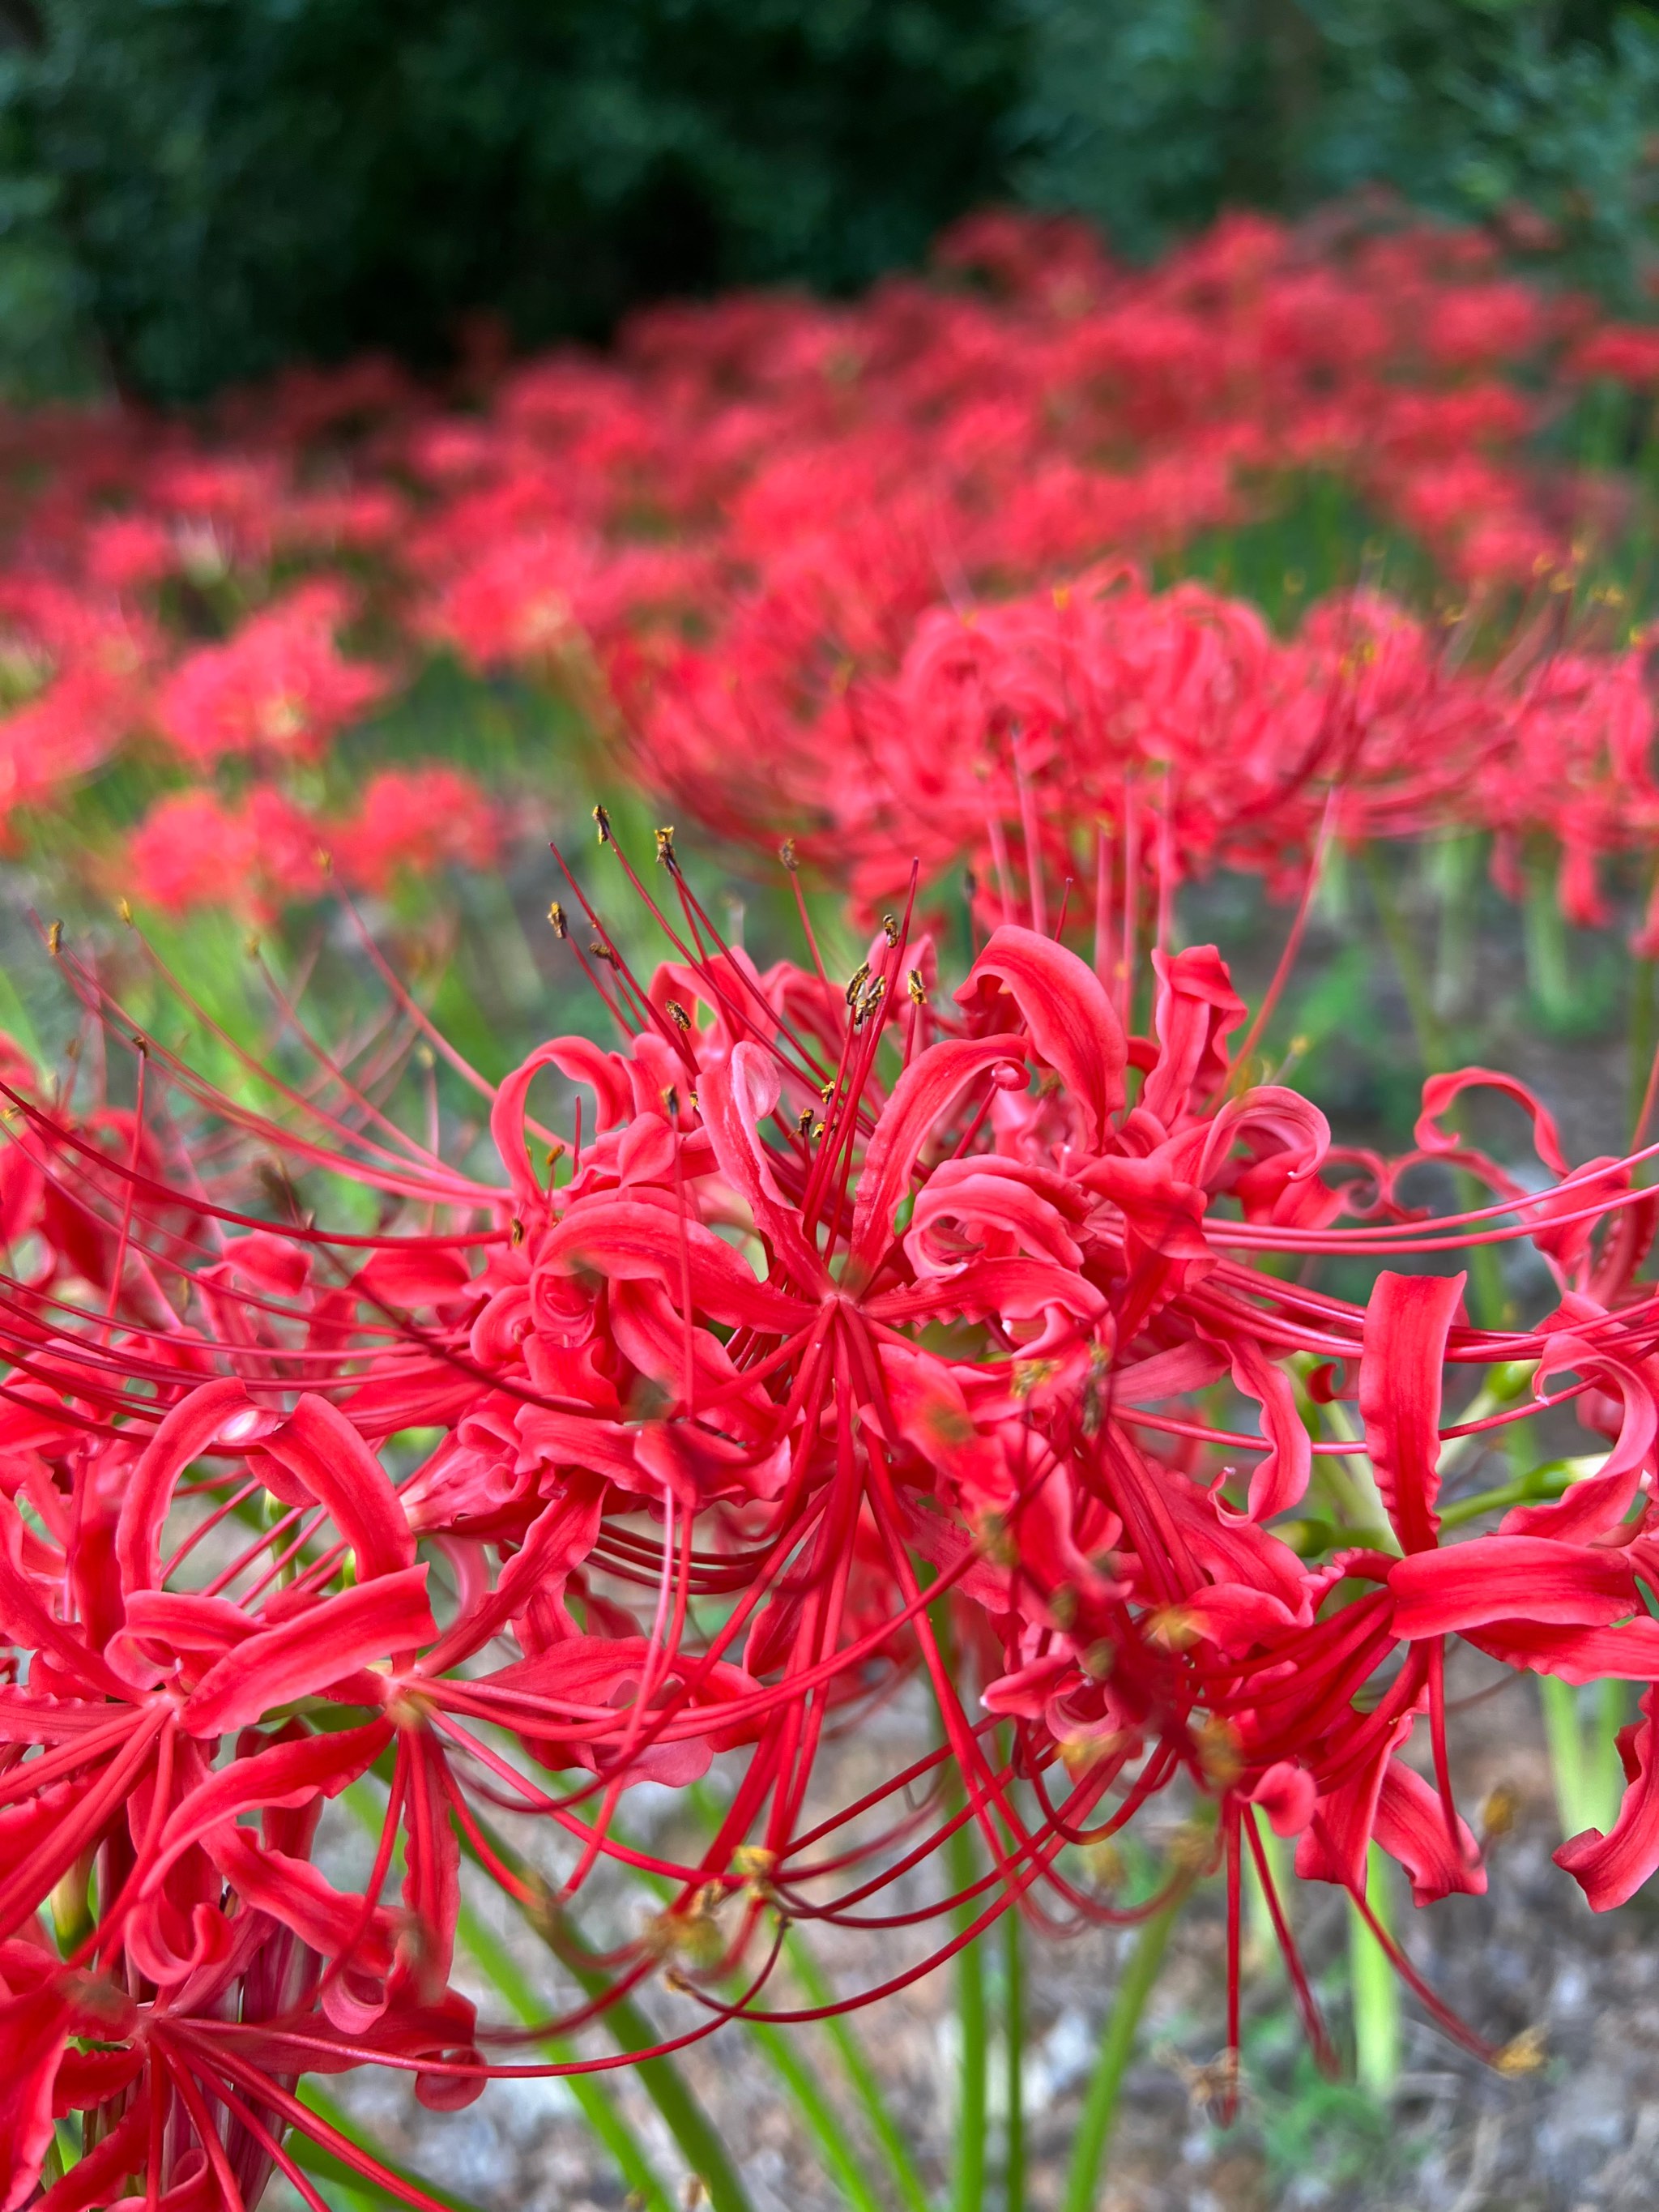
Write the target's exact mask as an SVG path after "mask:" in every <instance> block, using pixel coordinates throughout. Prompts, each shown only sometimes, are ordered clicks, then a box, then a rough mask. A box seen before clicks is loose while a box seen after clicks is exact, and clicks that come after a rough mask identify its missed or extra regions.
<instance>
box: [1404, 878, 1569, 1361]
mask: <svg viewBox="0 0 1659 2212" xmlns="http://www.w3.org/2000/svg"><path fill="white" fill-rule="evenodd" d="M1364 857H1365V875H1366V879H1367V881H1368V882H1369V884H1370V890H1371V898H1372V902H1373V903H1374V904H1375V906H1376V916H1377V920H1378V921H1379V923H1380V924H1381V925H1382V929H1383V937H1384V938H1385V939H1386V940H1387V943H1388V947H1389V952H1390V954H1391V955H1392V956H1393V959H1394V965H1395V974H1396V975H1398V976H1399V978H1400V987H1401V991H1402V992H1403V993H1404V994H1405V998H1406V1010H1407V1012H1408V1013H1409V1014H1410V1016H1411V1023H1412V1029H1413V1032H1414V1033H1415V1035H1416V1038H1417V1048H1418V1051H1419V1053H1420V1054H1422V1057H1423V1064H1424V1066H1425V1069H1426V1070H1427V1071H1428V1073H1430V1074H1440V1073H1443V1072H1444V1071H1445V1070H1446V1069H1447V1068H1448V1067H1449V1066H1450V1064H1451V1054H1450V1052H1449V1045H1448V1040H1447V1037H1446V1034H1445V1031H1444V1030H1443V1028H1442V1026H1441V1022H1440V1017H1439V1015H1438V1014H1437V1012H1435V1005H1434V989H1433V986H1432V985H1431V982H1430V981H1429V978H1428V977H1427V975H1425V973H1424V969H1423V963H1422V960H1421V959H1420V958H1419V954H1418V950H1417V945H1416V941H1415V939H1413V936H1412V933H1411V928H1410V925H1409V924H1408V923H1407V920H1406V917H1405V916H1404V915H1402V914H1401V911H1400V902H1399V901H1398V900H1397V899H1396V898H1395V895H1394V886H1393V884H1391V883H1390V882H1389V873H1388V870H1387V868H1386V866H1384V865H1383V860H1382V859H1381V858H1380V856H1379V855H1378V854H1376V852H1374V851H1373V850H1372V848H1370V846H1369V845H1368V846H1367V847H1366V848H1365V856H1364ZM1527 910H1528V914H1530V913H1531V911H1532V908H1531V903H1530V902H1528V909H1527ZM1453 1181H1454V1183H1455V1188H1456V1191H1457V1200H1458V1205H1459V1206H1460V1207H1461V1208H1462V1209H1464V1210H1468V1208H1470V1207H1472V1206H1484V1205H1486V1204H1487V1203H1488V1202H1489V1194H1488V1193H1486V1191H1484V1190H1483V1189H1482V1188H1480V1184H1479V1183H1478V1182H1476V1181H1475V1180H1474V1176H1471V1175H1469V1174H1468V1172H1467V1171H1466V1170H1463V1169H1461V1168H1460V1169H1458V1170H1455V1172H1454V1177H1453ZM1468 1268H1469V1311H1470V1314H1471V1315H1472V1316H1473V1317H1474V1321H1475V1322H1477V1324H1478V1325H1479V1326H1480V1327H1481V1328H1497V1327H1498V1324H1499V1323H1500V1322H1501V1321H1502V1319H1503V1315H1504V1277H1503V1271H1502V1269H1501V1267H1499V1265H1498V1248H1497V1247H1496V1246H1495V1245H1492V1244H1475V1245H1472V1246H1471V1247H1470V1248H1469V1254H1468Z"/></svg>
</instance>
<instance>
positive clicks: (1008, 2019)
mask: <svg viewBox="0 0 1659 2212" xmlns="http://www.w3.org/2000/svg"><path fill="white" fill-rule="evenodd" d="M1021 1936H1022V1930H1021V1928H1020V1924H1019V1910H1018V1906H1016V1905H1010V1907H1009V1908H1008V1910H1007V1911H1006V1912H1005V1913H1004V1914H1003V1916H1002V2033H1003V2051H1004V2057H1005V2062H1006V2067H1007V2090H1008V2151H1007V2157H1006V2160H1005V2162H1004V2185H1003V2195H1004V2199H1005V2202H1006V2205H1007V2208H1008V2212H1025V1960H1024V1952H1023V1949H1022V1943H1021Z"/></svg>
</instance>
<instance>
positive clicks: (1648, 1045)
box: [1630, 958, 1659, 1142]
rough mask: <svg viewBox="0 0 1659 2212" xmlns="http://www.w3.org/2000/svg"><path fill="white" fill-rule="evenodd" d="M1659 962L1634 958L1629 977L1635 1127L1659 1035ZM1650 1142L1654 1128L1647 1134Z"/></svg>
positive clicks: (1632, 1119)
mask: <svg viewBox="0 0 1659 2212" xmlns="http://www.w3.org/2000/svg"><path fill="white" fill-rule="evenodd" d="M1656 982H1659V963H1656V962H1654V961H1652V960H1644V959H1641V958H1637V959H1634V960H1632V962H1631V977H1630V1124H1631V1127H1632V1129H1634V1128H1635V1127H1636V1120H1637V1116H1638V1115H1639V1114H1640V1112H1641V1110H1642V1101H1643V1099H1644V1097H1646V1096H1647V1088H1648V1077H1649V1075H1650V1073H1652V1068H1653V1048H1654V1042H1655V1038H1656V1036H1659V989H1656ZM1652 1136H1653V1131H1652V1129H1651V1128H1650V1129H1648V1130H1646V1131H1645V1132H1644V1139H1645V1140H1646V1141H1649V1142H1650V1141H1651V1139H1652Z"/></svg>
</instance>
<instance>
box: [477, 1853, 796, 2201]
mask: <svg viewBox="0 0 1659 2212" xmlns="http://www.w3.org/2000/svg"><path fill="white" fill-rule="evenodd" d="M490 1847H491V1849H492V1850H500V1849H501V1839H500V1838H498V1837H495V1836H492V1837H491V1838H490ZM509 1863H510V1862H509ZM525 1919H526V1924H527V1925H528V1926H530V1927H532V1928H533V1929H535V1931H536V1933H537V1935H538V1936H540V1937H541V1939H542V1941H543V1942H544V1943H545V1944H546V1946H547V1948H548V1949H549V1950H550V1951H551V1952H552V1954H553V1955H554V1957H555V1958H556V1960H558V1961H559V1963H560V1965H561V1966H563V1967H564V1968H565V1969H566V1971H567V1972H569V1973H570V1974H571V1975H573V1976H574V1978H575V1980H576V1982H577V1983H578V1984H579V1985H580V1988H581V1989H582V1990H584V1991H585V1993H586V1995H587V1996H589V1997H594V1998H597V1997H601V1996H604V1995H605V1992H606V1991H607V1990H609V1989H610V1988H611V1977H610V1975H609V1974H608V1973H607V1972H605V1970H604V1968H603V1967H600V1966H597V1965H595V1963H594V1959H595V1954H594V1952H593V1951H592V1948H590V1947H589V1946H588V1945H587V1944H586V1942H584V1941H583V1940H582V1938H581V1936H579V1935H578V1934H577V1932H576V1930H575V1929H574V1927H573V1926H572V1925H571V1923H570V1922H569V1921H568V1920H567V1919H565V1918H563V1917H562V1916H561V1917H557V1918H555V1917H552V1916H548V1917H541V1916H537V1917H532V1916H531V1915H530V1914H529V1913H528V1912H526V1915H525ZM603 2018H604V2024H605V2029H606V2031H607V2032H608V2033H609V2034H610V2036H611V2040H612V2042H613V2043H615V2045H617V2049H618V2050H619V2051H627V2052H629V2054H630V2055H633V2054H635V2053H638V2052H641V2051H649V2050H650V2049H651V2047H652V2045H653V2044H656V2043H658V2042H659V2041H660V2040H661V2038H660V2036H659V2034H658V2032H657V2030H656V2029H655V2028H654V2027H653V2026H652V2024H651V2022H650V2021H649V2020H647V2017H646V2015H645V2014H644V2013H643V2012H642V2011H641V2009H640V2008H639V2006H638V2005H636V2004H635V2002H634V2000H633V1999H632V1997H617V1998H616V1999H614V2000H613V2001H612V2002H610V2003H608V2004H607V2005H606V2006H605V2012H604V2015H603ZM633 2070H634V2074H635V2078H636V2079H637V2080H638V2081H639V2082H640V2084H641V2087H642V2088H643V2089H644V2090H645V2093H646V2094H647V2096H648V2097H649V2098H650V2100H651V2101H652V2103H653V2105H654V2106H656V2108H657V2110H658V2112H660V2113H661V2115H662V2118H663V2121H664V2123H665V2125H666V2127H667V2129H668V2131H669V2133H670V2134H671V2136H673V2138H674V2141H675V2142H677V2143H678V2146H679V2149H680V2154H681V2156H682V2157H683V2158H684V2160H685V2162H686V2164H687V2165H688V2166H690V2169H691V2171H692V2172H693V2173H694V2174H696V2177H697V2179H699V2180H700V2181H701V2182H702V2185H703V2187H704V2189H705V2190H706V2191H707V2192H708V2202H709V2203H710V2204H712V2205H713V2206H714V2212H753V2207H752V2206H751V2205H750V2201H749V2192H748V2191H747V2190H745V2189H744V2185H743V2182H742V2180H741V2179H740V2178H739V2176H738V2169H737V2167H736V2166H734V2165H733V2164H732V2159H731V2156H730V2154H729V2153H728V2152H727V2150H726V2145H725V2144H724V2143H723V2142H721V2141H720V2131H719V2130H718V2129H717V2128H716V2127H715V2125H714V2122H713V2121H712V2120H711V2119H710V2118H709V2117H708V2113H707V2112H705V2111H704V2110H703V2107H702V2103H701V2102H700V2101H699V2100H698V2098H697V2096H696V2093H695V2092H694V2091H693V2089H692V2088H691V2087H690V2083H689V2082H688V2081H686V2079H685V2076H684V2075H683V2074H682V2073H681V2072H680V2069H679V2068H678V2066H677V2065H676V2064H675V2063H674V2061H673V2060H672V2059H671V2058H667V2057H651V2058H646V2057H635V2065H634V2069H633ZM568 2078H574V2077H568Z"/></svg>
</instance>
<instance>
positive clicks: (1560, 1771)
mask: <svg viewBox="0 0 1659 2212" xmlns="http://www.w3.org/2000/svg"><path fill="white" fill-rule="evenodd" d="M1538 1702H1539V1705H1541V1708H1542V1710H1543V1715H1544V1734H1545V1737H1546V1739H1547V1741H1548V1744H1549V1753H1550V1771H1551V1775H1552V1778H1553V1781H1554V1784H1555V1804H1556V1810H1557V1812H1558V1813H1559V1814H1560V1818H1561V1833H1562V1835H1563V1836H1564V1837H1565V1836H1577V1835H1582V1834H1583V1832H1584V1830H1585V1829H1586V1828H1599V1829H1600V1830H1601V1833H1602V1834H1603V1835H1605V1834H1606V1833H1607V1831H1608V1830H1609V1829H1610V1828H1611V1827H1612V1826H1613V1822H1614V1820H1616V1819H1617V1818H1618V1816H1619V1805H1620V1799H1621V1798H1622V1796H1624V1790H1625V1770H1624V1765H1623V1762H1622V1761H1621V1760H1620V1756H1619V1747H1618V1743H1617V1741H1615V1739H1616V1738H1617V1736H1618V1734H1619V1731H1620V1729H1621V1728H1622V1727H1623V1726H1624V1722H1625V1686H1624V1684H1623V1683H1622V1682H1595V1683H1593V1684H1591V1686H1589V1689H1588V1690H1586V1691H1583V1692H1580V1691H1578V1690H1577V1689H1575V1688H1574V1686H1572V1684H1571V1682H1564V1681H1562V1680H1561V1679H1560V1677H1559V1675H1556V1674H1541V1675H1540V1676H1539V1678H1538ZM1586 1702H1588V1703H1589V1713H1588V1714H1586V1712H1585V1711H1584V1706H1585V1704H1586Z"/></svg>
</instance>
